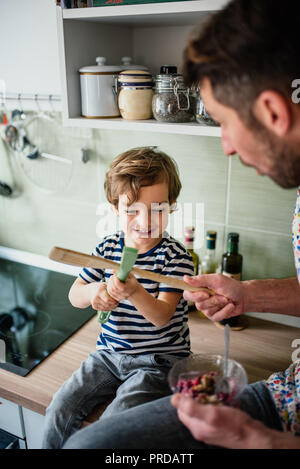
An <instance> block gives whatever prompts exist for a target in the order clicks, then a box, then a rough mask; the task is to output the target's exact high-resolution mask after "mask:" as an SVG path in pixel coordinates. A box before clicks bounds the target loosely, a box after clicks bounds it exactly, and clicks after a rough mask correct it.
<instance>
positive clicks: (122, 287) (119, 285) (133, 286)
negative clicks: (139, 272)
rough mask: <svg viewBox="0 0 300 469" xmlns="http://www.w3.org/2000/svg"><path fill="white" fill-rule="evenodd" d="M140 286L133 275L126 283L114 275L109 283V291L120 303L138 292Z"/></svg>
mask: <svg viewBox="0 0 300 469" xmlns="http://www.w3.org/2000/svg"><path fill="white" fill-rule="evenodd" d="M114 272H115V271H114ZM138 286H139V282H138V281H137V279H136V278H135V276H134V275H133V274H129V275H128V277H127V279H126V282H121V281H120V280H119V279H118V277H117V276H116V275H115V274H114V275H112V276H111V277H110V278H109V280H108V282H107V291H108V293H109V295H110V296H111V297H112V298H114V299H115V300H117V301H118V302H120V301H122V300H126V299H127V298H129V297H130V296H131V295H133V294H134V293H135V292H136V290H137V288H138Z"/></svg>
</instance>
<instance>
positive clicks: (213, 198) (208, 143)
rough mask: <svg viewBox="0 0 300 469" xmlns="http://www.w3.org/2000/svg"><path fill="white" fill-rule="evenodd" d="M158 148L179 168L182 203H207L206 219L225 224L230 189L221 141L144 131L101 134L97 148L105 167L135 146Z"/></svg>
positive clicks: (98, 137)
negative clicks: (226, 204) (227, 194)
mask: <svg viewBox="0 0 300 469" xmlns="http://www.w3.org/2000/svg"><path fill="white" fill-rule="evenodd" d="M148 145H149V146H151V145H153V146H158V148H159V149H160V150H162V151H164V152H165V153H167V154H169V155H170V156H172V157H173V158H174V159H175V161H176V163H177V165H178V169H179V173H180V178H181V182H182V191H181V193H180V196H179V199H178V202H180V203H188V202H193V203H203V204H204V209H205V219H208V220H211V221H215V222H220V221H221V222H223V221H224V213H225V203H226V187H227V158H225V157H224V154H223V152H222V149H221V143H220V139H218V138H212V137H207V138H198V137H193V136H186V135H166V134H159V133H144V132H118V133H117V135H116V133H115V132H113V131H101V132H97V136H96V146H97V153H99V160H100V162H101V164H103V167H105V166H106V165H109V164H110V162H111V161H112V160H113V158H114V157H115V156H117V155H118V154H120V153H121V152H123V151H125V150H128V149H129V148H133V147H140V146H148Z"/></svg>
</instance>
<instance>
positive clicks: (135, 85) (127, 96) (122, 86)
mask: <svg viewBox="0 0 300 469" xmlns="http://www.w3.org/2000/svg"><path fill="white" fill-rule="evenodd" d="M117 86H118V104H119V109H120V114H121V116H122V117H123V119H127V120H142V119H151V117H152V97H153V82H152V75H151V74H150V73H149V72H147V71H146V70H124V71H122V72H121V73H119V75H118V85H117Z"/></svg>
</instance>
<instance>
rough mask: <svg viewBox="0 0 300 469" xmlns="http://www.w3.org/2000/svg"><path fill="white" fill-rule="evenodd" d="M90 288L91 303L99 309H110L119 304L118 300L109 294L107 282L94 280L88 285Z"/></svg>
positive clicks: (94, 307)
mask: <svg viewBox="0 0 300 469" xmlns="http://www.w3.org/2000/svg"><path fill="white" fill-rule="evenodd" d="M88 288H90V303H91V306H92V308H93V309H95V310H97V311H110V310H112V309H114V308H116V307H117V306H118V301H116V300H115V299H114V298H112V297H111V296H109V294H108V293H107V289H106V288H107V285H106V283H105V282H101V283H99V282H93V283H90V284H89V285H88Z"/></svg>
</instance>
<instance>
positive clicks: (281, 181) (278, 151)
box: [266, 135, 300, 189]
mask: <svg viewBox="0 0 300 469" xmlns="http://www.w3.org/2000/svg"><path fill="white" fill-rule="evenodd" d="M267 145H268V148H267V152H266V155H267V157H268V158H269V159H270V160H271V161H272V162H273V166H272V169H271V170H270V172H269V173H268V176H269V177H270V178H271V179H272V180H273V181H274V182H275V183H276V184H278V185H279V186H280V187H283V188H284V189H291V188H293V187H298V186H299V185H300V148H299V149H298V150H297V151H295V150H294V149H293V148H291V147H289V146H288V145H287V144H286V143H283V142H282V141H280V139H278V138H274V137H273V136H271V135H269V138H268V142H267Z"/></svg>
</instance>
